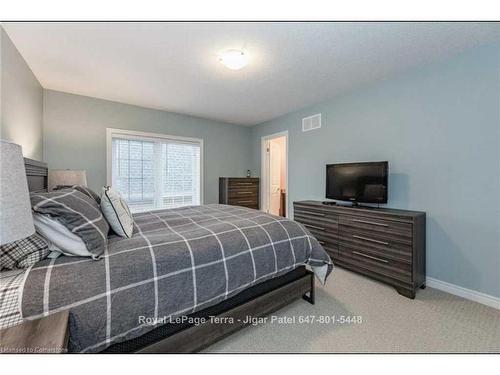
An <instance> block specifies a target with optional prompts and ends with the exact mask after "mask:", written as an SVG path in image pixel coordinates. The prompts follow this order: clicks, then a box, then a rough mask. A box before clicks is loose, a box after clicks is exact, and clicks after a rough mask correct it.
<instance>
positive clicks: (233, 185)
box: [227, 178, 259, 189]
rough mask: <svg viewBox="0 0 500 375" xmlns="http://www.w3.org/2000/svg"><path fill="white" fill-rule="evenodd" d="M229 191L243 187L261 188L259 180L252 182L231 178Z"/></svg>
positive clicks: (228, 182)
mask: <svg viewBox="0 0 500 375" xmlns="http://www.w3.org/2000/svg"><path fill="white" fill-rule="evenodd" d="M227 186H228V188H229V189H238V188H243V187H252V186H259V180H253V179H252V180H251V179H246V178H231V179H229V180H228V181H227Z"/></svg>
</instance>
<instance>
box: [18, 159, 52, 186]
mask: <svg viewBox="0 0 500 375" xmlns="http://www.w3.org/2000/svg"><path fill="white" fill-rule="evenodd" d="M24 168H25V169H26V178H27V179H28V190H29V191H30V193H31V192H41V191H47V186H48V184H47V183H48V181H47V180H48V168H47V164H45V163H43V162H41V161H37V160H33V159H28V158H24Z"/></svg>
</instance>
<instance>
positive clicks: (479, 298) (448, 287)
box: [426, 277, 500, 310]
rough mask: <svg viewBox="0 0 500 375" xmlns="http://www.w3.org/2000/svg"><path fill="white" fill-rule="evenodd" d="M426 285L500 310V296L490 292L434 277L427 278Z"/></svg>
mask: <svg viewBox="0 0 500 375" xmlns="http://www.w3.org/2000/svg"><path fill="white" fill-rule="evenodd" d="M426 285H427V286H428V287H431V288H434V289H439V290H441V291H443V292H446V293H450V294H453V295H455V296H459V297H462V298H465V299H468V300H471V301H474V302H478V303H481V304H483V305H486V306H490V307H493V308H495V309H499V310H500V298H498V297H494V296H490V295H489V294H486V293H482V292H478V291H476V290H472V289H467V288H464V287H461V286H458V285H455V284H450V283H447V282H445V281H441V280H437V279H434V278H432V277H427V278H426Z"/></svg>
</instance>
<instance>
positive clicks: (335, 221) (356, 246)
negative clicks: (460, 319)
mask: <svg viewBox="0 0 500 375" xmlns="http://www.w3.org/2000/svg"><path fill="white" fill-rule="evenodd" d="M293 207H294V220H296V221H298V222H300V223H302V224H303V225H305V226H306V227H307V228H308V229H309V231H310V232H311V234H313V235H314V236H315V237H316V238H317V239H318V241H320V243H321V244H322V245H323V247H324V248H325V250H326V251H327V252H328V253H329V255H330V256H331V258H332V260H333V262H334V264H336V265H338V266H341V267H344V268H347V269H350V270H352V271H356V272H359V273H362V274H363V275H367V276H370V277H373V278H375V279H377V280H380V281H383V282H385V283H387V284H390V285H392V286H394V287H395V288H396V290H397V291H398V293H400V294H402V295H404V296H406V297H409V298H415V293H416V290H417V289H418V288H419V287H420V288H425V212H418V211H406V210H395V209H386V208H366V207H363V208H356V207H349V206H341V205H332V206H330V205H324V204H322V203H321V202H318V201H300V202H294V204H293Z"/></svg>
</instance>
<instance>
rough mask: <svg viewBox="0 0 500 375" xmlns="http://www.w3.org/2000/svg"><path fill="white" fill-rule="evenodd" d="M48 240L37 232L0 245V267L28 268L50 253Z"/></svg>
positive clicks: (11, 268) (10, 268)
mask: <svg viewBox="0 0 500 375" xmlns="http://www.w3.org/2000/svg"><path fill="white" fill-rule="evenodd" d="M49 252H50V251H49V247H48V245H47V241H45V239H44V238H43V237H42V236H40V235H39V234H37V233H35V234H33V235H31V236H29V237H26V238H23V239H22V240H19V241H14V242H11V243H9V244H7V245H2V246H0V269H3V268H6V269H9V270H13V269H16V268H28V267H31V266H32V265H33V264H35V263H36V262H39V261H40V260H43V259H45V258H47V256H48V255H49Z"/></svg>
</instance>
